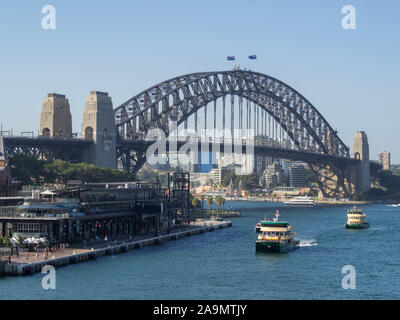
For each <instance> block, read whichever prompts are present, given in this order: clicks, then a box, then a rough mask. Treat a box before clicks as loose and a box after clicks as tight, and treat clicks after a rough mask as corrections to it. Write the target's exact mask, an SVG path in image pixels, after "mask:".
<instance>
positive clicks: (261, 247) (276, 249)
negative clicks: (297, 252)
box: [256, 241, 299, 253]
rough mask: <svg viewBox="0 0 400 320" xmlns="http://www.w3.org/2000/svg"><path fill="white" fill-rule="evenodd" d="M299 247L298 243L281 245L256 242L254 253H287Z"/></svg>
mask: <svg viewBox="0 0 400 320" xmlns="http://www.w3.org/2000/svg"><path fill="white" fill-rule="evenodd" d="M298 247H299V242H298V241H296V242H295V243H294V244H292V245H286V244H281V243H278V242H268V241H257V242H256V251H258V252H266V253H280V252H288V251H292V250H294V249H297V248H298Z"/></svg>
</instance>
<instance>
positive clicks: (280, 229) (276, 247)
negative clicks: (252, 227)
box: [256, 211, 300, 253]
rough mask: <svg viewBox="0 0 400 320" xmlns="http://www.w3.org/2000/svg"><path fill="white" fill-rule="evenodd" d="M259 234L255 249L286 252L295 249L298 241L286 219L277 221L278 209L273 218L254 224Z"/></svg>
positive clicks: (298, 244)
mask: <svg viewBox="0 0 400 320" xmlns="http://www.w3.org/2000/svg"><path fill="white" fill-rule="evenodd" d="M256 232H257V233H258V234H259V235H258V238H257V241H256V251H263V252H271V253H277V252H287V251H291V250H293V249H297V248H298V247H299V246H300V241H298V240H295V239H294V237H295V235H296V233H295V232H293V230H292V227H291V226H290V225H289V223H288V222H287V221H279V211H276V213H275V218H274V219H273V220H265V219H264V220H262V221H260V222H259V223H258V224H257V226H256Z"/></svg>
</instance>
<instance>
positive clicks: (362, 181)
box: [353, 131, 371, 193]
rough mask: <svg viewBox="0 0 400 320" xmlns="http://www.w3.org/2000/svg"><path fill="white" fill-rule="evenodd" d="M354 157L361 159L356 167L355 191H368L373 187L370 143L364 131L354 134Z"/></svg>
mask: <svg viewBox="0 0 400 320" xmlns="http://www.w3.org/2000/svg"><path fill="white" fill-rule="evenodd" d="M353 157H354V158H355V159H358V160H361V163H360V164H359V165H358V166H357V168H356V176H355V179H354V180H355V192H356V193H360V192H363V191H367V190H369V189H370V187H371V179H370V164H369V144H368V138H367V135H366V133H365V132H364V131H358V132H357V133H356V134H355V135H354V142H353Z"/></svg>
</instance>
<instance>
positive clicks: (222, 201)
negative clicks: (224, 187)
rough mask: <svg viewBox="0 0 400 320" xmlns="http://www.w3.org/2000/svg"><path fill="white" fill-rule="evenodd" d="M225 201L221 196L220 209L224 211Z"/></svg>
mask: <svg viewBox="0 0 400 320" xmlns="http://www.w3.org/2000/svg"><path fill="white" fill-rule="evenodd" d="M225 202H226V199H225V198H224V197H221V204H222V211H225Z"/></svg>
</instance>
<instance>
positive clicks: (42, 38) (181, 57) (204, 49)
mask: <svg viewBox="0 0 400 320" xmlns="http://www.w3.org/2000/svg"><path fill="white" fill-rule="evenodd" d="M47 4H51V5H53V6H54V7H55V9H56V13H57V15H56V17H57V24H56V29H55V30H43V29H42V27H41V20H42V18H43V16H44V15H43V14H42V13H41V10H42V7H43V6H45V5H47ZM347 4H351V5H353V6H354V7H355V9H356V17H357V28H356V30H344V29H343V28H342V27H341V20H342V18H343V14H342V13H341V9H342V7H343V6H344V5H347ZM194 12H195V13H196V14H195V15H193V13H194ZM399 12H400V3H398V2H397V1H390V0H389V1H385V2H384V3H378V2H372V1H369V2H366V1H363V2H360V1H329V2H321V1H316V0H312V1H307V2H301V3H299V2H298V1H285V2H279V3H278V2H276V1H253V2H252V3H251V4H250V3H248V2H246V1H235V2H232V1H224V0H223V1H218V2H215V1H208V0H205V1H202V2H201V3H200V2H190V1H172V2H163V1H147V2H132V1H118V2H117V3H116V4H115V3H111V2H108V1H107V2H106V1H86V2H84V3H82V2H78V1H68V2H65V1H60V0H55V1H52V2H51V3H47V2H46V1H35V2H22V1H18V2H7V3H5V4H3V10H2V11H1V12H0V21H1V22H0V35H1V38H2V41H3V43H2V44H3V45H2V50H1V51H0V61H1V64H2V67H1V71H0V73H1V76H0V85H1V86H2V88H3V95H2V103H1V112H2V116H1V119H0V122H1V123H2V125H3V129H4V130H9V129H13V130H14V131H16V132H20V131H34V132H35V133H37V131H38V130H39V122H40V112H41V109H42V104H43V100H44V98H45V97H46V96H47V94H48V93H53V92H54V93H59V94H65V95H66V98H67V99H69V102H70V106H71V113H72V121H73V132H81V123H82V115H83V111H84V106H85V100H86V97H87V96H88V95H89V94H90V91H92V90H98V91H104V92H108V93H109V95H110V97H111V98H112V101H113V104H114V107H116V106H118V105H119V104H121V103H122V102H124V101H126V100H127V99H129V98H130V97H132V96H134V95H135V94H137V93H139V92H141V91H142V90H145V89H147V88H149V87H151V86H152V85H154V84H156V83H159V82H161V81H163V80H166V79H169V78H173V77H175V76H178V75H182V74H187V73H192V72H201V71H213V70H229V69H232V68H233V67H234V66H235V64H236V65H240V66H241V68H248V69H251V70H253V71H257V72H261V73H265V74H268V75H270V76H273V77H275V78H278V79H279V80H281V81H283V82H285V83H287V84H288V85H290V86H292V87H293V88H294V89H296V90H297V91H299V92H300V93H301V94H303V95H304V96H305V97H306V98H307V99H308V100H309V101H310V102H311V103H312V104H313V105H314V106H315V107H316V108H317V109H318V110H319V111H320V112H321V114H322V115H323V116H324V117H325V119H326V120H327V121H328V122H329V123H330V124H331V125H332V127H333V128H334V129H337V130H338V132H339V136H340V138H341V139H342V140H343V141H344V142H345V143H346V144H347V145H348V146H351V145H352V142H353V136H354V134H355V132H356V131H359V130H362V131H365V132H366V133H367V135H368V139H369V145H370V158H371V159H374V160H376V159H377V157H378V153H379V152H380V151H382V150H387V151H388V152H390V153H391V162H392V163H399V162H400V150H398V147H397V145H398V142H397V137H398V136H399V134H400V128H399V126H395V125H394V124H395V122H394V119H398V118H400V110H399V106H398V101H397V96H396V94H395V93H396V92H397V91H398V90H397V89H398V83H399V74H400V73H399V71H400V62H399V60H398V57H399V56H400V41H399V40H400V39H399V37H400V35H399V32H398V31H399V30H400V28H399V27H400V22H399V21H400V19H399ZM193 17H201V18H196V19H194V18H193ZM249 55H257V60H249V58H248V57H249ZM227 56H235V61H227Z"/></svg>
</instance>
